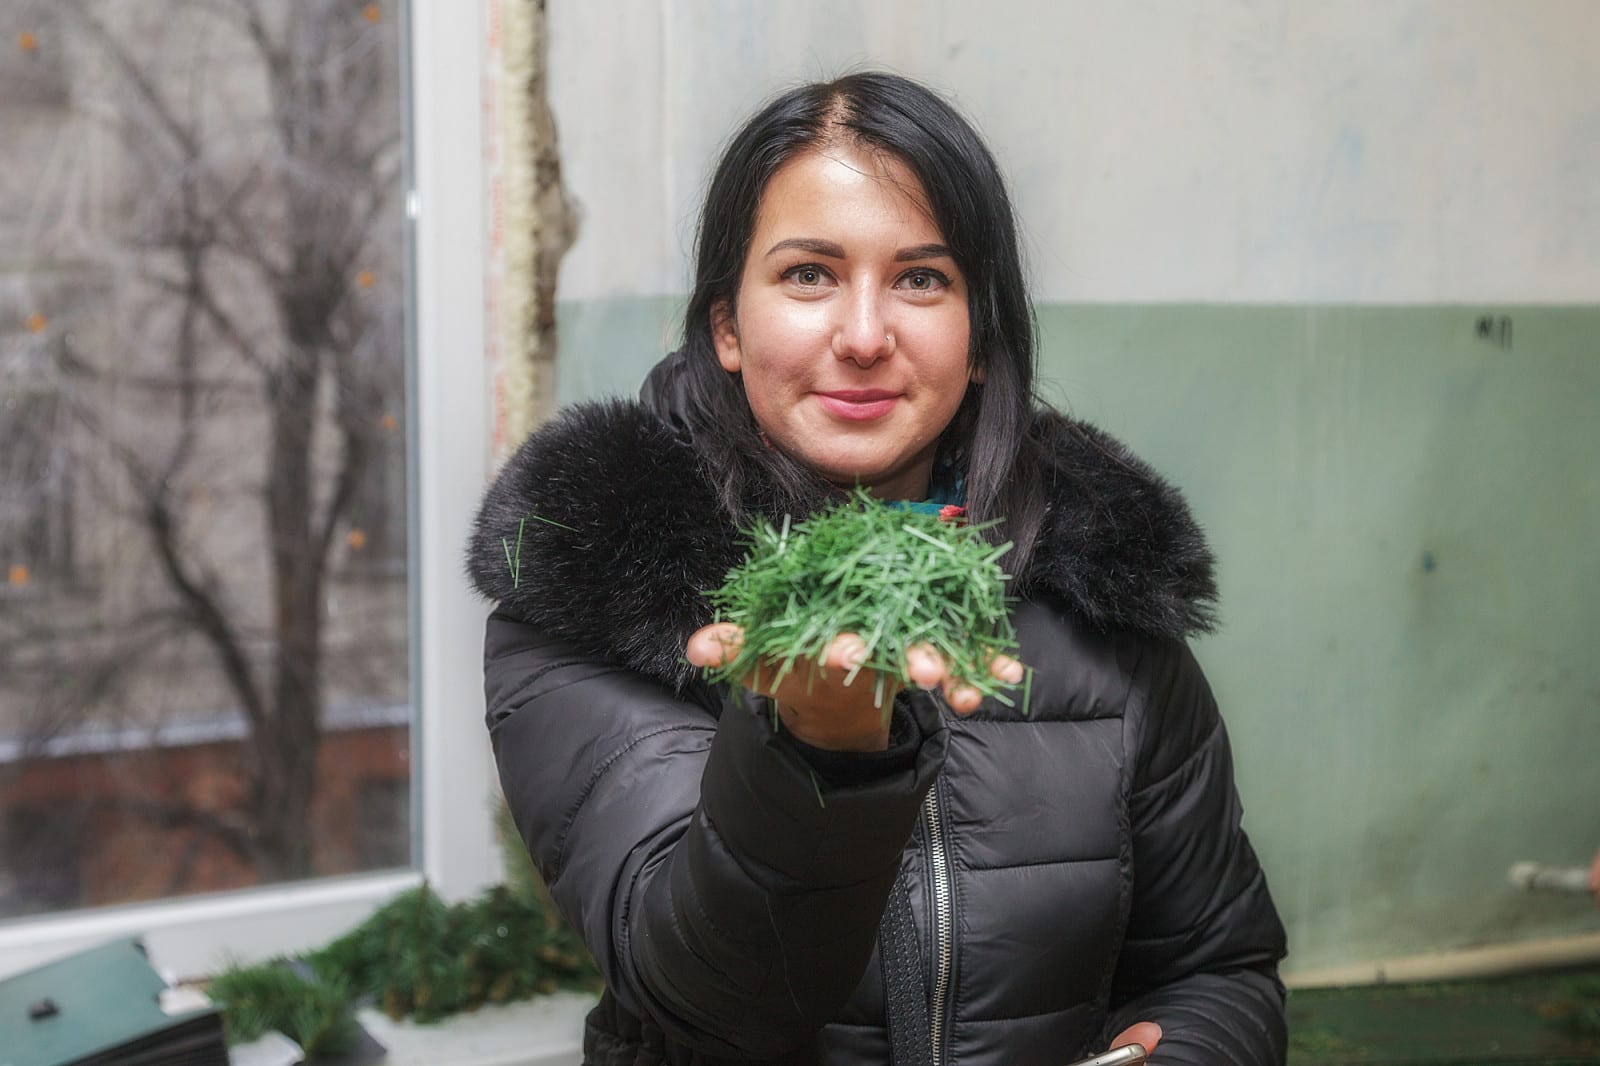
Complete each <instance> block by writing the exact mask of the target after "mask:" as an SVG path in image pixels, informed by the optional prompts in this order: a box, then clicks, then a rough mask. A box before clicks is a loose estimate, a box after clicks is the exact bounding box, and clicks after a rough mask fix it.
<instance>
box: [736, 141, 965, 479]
mask: <svg viewBox="0 0 1600 1066" xmlns="http://www.w3.org/2000/svg"><path fill="white" fill-rule="evenodd" d="M726 311H727V309H726V308H724V309H722V313H721V315H720V318H719V320H718V321H717V323H716V326H715V329H714V331H713V332H714V336H715V339H716V347H717V357H718V360H719V361H720V362H721V364H722V367H723V369H725V370H727V371H729V372H737V373H739V374H741V375H742V376H743V379H744V390H745V397H746V399H747V400H748V401H749V403H750V410H751V411H752V412H753V413H754V415H755V418H756V422H757V423H759V424H760V426H761V429H762V430H763V431H764V432H765V433H766V435H767V438H768V440H770V441H771V442H772V444H773V445H774V446H776V447H778V448H781V449H783V451H785V452H787V453H788V454H789V455H791V456H793V457H795V458H796V459H799V460H800V461H802V462H804V463H806V464H808V465H810V466H811V467H812V468H813V469H815V470H817V471H818V472H820V473H821V474H822V475H823V476H825V477H826V478H828V480H830V481H832V482H834V483H836V484H839V485H854V484H856V483H858V482H859V483H860V484H861V485H863V486H865V487H866V488H867V489H869V490H870V491H871V492H872V493H873V494H874V495H876V496H879V497H882V498H884V499H922V498H923V497H925V496H926V495H927V491H928V478H929V474H930V472H931V470H932V468H933V458H934V450H935V447H936V444H937V441H938V439H939V434H940V433H941V432H942V431H943V430H944V428H945V426H947V425H949V423H950V420H951V418H953V417H954V416H955V413H956V409H957V408H958V407H960V406H961V398H962V396H964V395H965V393H966V390H967V384H968V382H969V380H970V379H971V373H970V368H969V367H968V365H967V338H968V324H967V287H966V280H965V279H964V278H963V277H962V276H961V271H960V270H958V269H957V268H956V264H955V260H954V259H953V258H951V256H950V252H949V250H948V249H947V248H946V247H945V245H944V237H943V236H942V235H941V234H940V233H939V230H938V228H937V227H936V226H935V225H934V223H933V221H932V219H931V218H930V217H929V214H928V210H927V207H926V205H925V200H924V197H923V193H922V187H921V184H920V183H919V182H918V181H917V180H916V178H915V177H913V176H912V174H911V172H910V171H909V170H908V169H907V168H906V167H905V165H904V164H902V163H900V162H899V161H898V160H895V159H893V158H892V157H889V156H887V155H884V154H881V153H875V152H871V151H866V150H862V149H860V148H853V147H848V146H830V147H826V148H819V149H813V150H808V151H806V152H803V153H802V154H800V155H797V156H795V157H794V158H793V159H791V160H790V161H789V162H788V163H786V164H784V166H783V167H781V168H780V169H779V170H778V172H777V173H776V174H774V175H773V177H772V180H771V181H769V182H768V183H767V187H766V190H765V192H764V193H763V195H762V199H761V210H760V212H759V214H758V216H757V218H756V227H755V233H754V235H753V237H752V239H751V242H750V251H749V254H748V256H747V257H746V259H745V264H744V273H743V275H742V277H741V279H740V283H739V300H738V309H737V313H736V314H734V315H729V314H727V313H726Z"/></svg>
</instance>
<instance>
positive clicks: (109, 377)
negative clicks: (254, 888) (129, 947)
mask: <svg viewBox="0 0 1600 1066" xmlns="http://www.w3.org/2000/svg"><path fill="white" fill-rule="evenodd" d="M399 23H400V11H399V10H398V3H397V2H395V0H391V2H385V3H367V4H362V3H352V2H349V0H195V2H192V3H185V4H171V3H168V2H166V0H83V2H76V3H60V2H58V0H48V2H42V3H36V2H29V0H11V2H9V3H6V4H4V5H0V31H3V32H0V129H4V130H5V131H6V136H5V137H4V138H0V919H3V918H7V917H15V916H19V915H24V914H36V913H40V912H49V911H61V910H67V909H72V908H77V907H84V906H96V905H101V904H110V903H118V902H125V901H132V900H145V899H156V898H165V897H172V896H181V895H186V894H190V893H196V892H206V891H214V890H219V889H228V888H236V887H243V886H249V885H256V884H262V883H268V882H281V881H290V880H302V879H306V878H313V877H322V876H327V875H333V874H342V873H349V872H354V871H358V870H367V869H374V868H382V867H394V866H400V865H407V864H408V863H409V854H408V851H409V849H408V847H407V846H406V844H405V842H406V841H408V840H409V839H410V829H409V825H408V819H409V814H408V811H409V806H410V805H409V789H410V778H411V775H410V760H409V757H408V754H409V738H410V725H409V723H410V720H411V714H410V704H411V693H410V691H409V669H408V654H409V644H410V633H409V631H408V625H409V612H408V609H407V602H408V600H407V593H408V587H407V585H408V580H409V576H408V574H407V568H406V558H407V537H408V523H407V520H406V514H407V511H406V499H405V486H406V482H407V474H406V468H405V463H406V440H405V438H406V418H405V410H406V397H405V395H404V383H405V362H404V359H405V356H404V332H403V331H404V298H405V292H406V285H405V273H404V272H405V260H404V244H403V228H402V227H403V174H402V169H403V165H404V144H403V140H402V123H401V110H402V95H401V93H402V87H401V84H400V47H401V44H400V25H399Z"/></svg>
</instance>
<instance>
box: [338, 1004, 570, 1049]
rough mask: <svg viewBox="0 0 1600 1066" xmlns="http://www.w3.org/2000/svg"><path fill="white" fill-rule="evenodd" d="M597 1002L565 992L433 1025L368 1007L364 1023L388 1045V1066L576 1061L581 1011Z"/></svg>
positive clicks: (377, 1037)
mask: <svg viewBox="0 0 1600 1066" xmlns="http://www.w3.org/2000/svg"><path fill="white" fill-rule="evenodd" d="M594 1002H595V1000H594V997H593V996H588V995H582V994H579V993H574V992H563V993H559V994H557V995H553V996H540V997H538V998H537V999H531V1000H527V1001H525V1002H522V1003H512V1004H509V1005H507V1006H504V1007H484V1008H483V1009H481V1010H478V1011H474V1012H472V1013H471V1014H459V1015H456V1016H455V1017H452V1018H446V1019H445V1020H444V1021H442V1022H438V1023H436V1024H434V1025H416V1024H414V1023H412V1022H394V1021H391V1020H390V1019H389V1018H388V1017H386V1016H385V1015H383V1014H380V1013H378V1012H377V1011H373V1010H366V1011H362V1012H361V1024H362V1025H363V1026H364V1027H365V1028H366V1030H367V1031H368V1032H369V1033H371V1034H372V1036H373V1038H374V1039H376V1040H377V1041H378V1043H380V1044H382V1045H383V1046H384V1047H386V1048H388V1049H389V1054H388V1057H387V1058H385V1059H384V1066H578V1063H580V1062H582V1061H583V1016H584V1015H585V1014H587V1013H588V1012H589V1008H590V1007H593V1006H594Z"/></svg>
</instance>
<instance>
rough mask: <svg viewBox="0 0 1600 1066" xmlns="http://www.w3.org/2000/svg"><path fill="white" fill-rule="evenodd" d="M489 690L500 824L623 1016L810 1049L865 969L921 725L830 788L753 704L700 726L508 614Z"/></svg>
mask: <svg viewBox="0 0 1600 1066" xmlns="http://www.w3.org/2000/svg"><path fill="white" fill-rule="evenodd" d="M485 678H486V687H487V695H488V707H489V728H490V732H491V737H492V740H493V743H494V749H495V756H496V760H497V762H498V765H499V770H500V778H501V782H502V785H503V787H504V791H505V796H506V800H507V802H508V804H509V805H510V808H511V812H512V814H513V816H514V817H515V819H516V822H517V824H518V827H519V829H520V831H521V833H522V836H523V838H524V840H525V842H526V843H527V846H528V848H529V851H530V853H531V854H532V855H533V857H534V860H535V862H536V864H537V865H538V867H539V869H540V871H541V873H542V874H543V876H544V877H545V879H546V882H547V883H548V885H549V887H550V891H551V894H552V895H553V897H554V898H555V900H556V902H557V904H558V906H560V908H561V909H562V911H563V913H565V914H566V916H567V917H568V919H569V920H570V921H572V922H573V924H574V926H575V927H576V928H577V929H578V931H579V933H580V935H581V936H582V938H583V940H584V942H585V943H586V944H587V946H588V948H589V950H590V952H591V953H592V954H593V956H594V957H595V959H596V961H597V963H598V964H599V966H600V968H601V970H602V972H603V974H604V977H605V979H606V982H607V985H608V987H609V988H610V989H611V991H612V993H613V994H614V995H615V996H616V997H617V998H618V999H619V1000H620V1001H621V1003H622V1004H623V1005H624V1006H625V1007H626V1008H627V1009H628V1010H630V1011H632V1012H634V1013H635V1014H638V1015H640V1016H641V1017H648V1018H650V1019H651V1020H652V1021H654V1022H655V1023H656V1024H657V1025H659V1026H660V1027H661V1028H662V1030H663V1031H665V1033H666V1034H667V1035H668V1037H669V1038H671V1039H673V1040H675V1041H679V1042H682V1043H683V1044H686V1045H688V1046H689V1047H691V1048H694V1049H697V1050H699V1051H702V1052H704V1053H707V1054H710V1055H715V1056H726V1057H734V1058H765V1057H773V1056H777V1055H780V1054H784V1053H786V1052H791V1051H793V1050H794V1049H796V1048H797V1047H801V1046H803V1045H804V1043H805V1042H806V1041H807V1040H809V1039H811V1038H812V1037H813V1036H814V1034H815V1033H816V1032H817V1031H818V1030H819V1029H820V1028H821V1026H822V1025H823V1023H824V1022H826V1021H827V1020H828V1019H830V1018H831V1017H832V1016H834V1015H835V1014H836V1013H837V1011H838V1009H839V1008H840V1006H841V1005H842V1004H843V1002H844V1001H845V1000H846V999H847V998H848V997H849V995H850V994H851V992H852V991H853V990H854V988H855V986H856V984H857V983H858V981H859V979H860V977H861V974H862V972H863V971H864V969H865V968H866V966H867V964H868V961H869V959H870V958H871V952H872V947H873V943H874V940H875V937H876V932H877V926H878V920H879V918H880V916H881V915H882V913H883V908H884V903H885V900H886V899H887V896H888V892H889V889H890V886H891V884H892V883H893V881H894V875H895V870H896V867H897V863H898V858H899V855H900V852H901V850H902V849H903V847H904V846H905V843H906V840H907V839H908V838H909V836H910V834H911V832H912V829H913V826H914V824H915V820H916V817H917V812H918V809H919V804H920V802H921V799H922V797H923V795H924V794H925V793H926V791H927V789H928V788H929V786H930V785H931V783H932V781H933V778H934V777H935V775H936V774H937V772H938V769H939V766H940V765H941V763H942V761H943V757H944V742H945V736H946V734H945V732H944V730H943V727H942V726H940V725H939V724H938V719H937V715H936V712H935V713H931V714H930V713H929V712H930V710H931V708H922V709H919V710H918V711H917V712H915V713H916V714H917V717H918V722H917V728H918V730H919V731H920V733H921V735H922V737H923V739H922V741H921V743H920V745H919V747H918V748H917V752H916V756H915V758H914V760H912V765H911V766H909V767H905V766H900V767H897V768H893V769H891V770H889V771H886V772H885V773H884V774H882V775H878V776H871V777H869V778H868V779H866V780H861V781H850V782H849V783H848V784H845V785H842V786H841V785H840V784H839V783H837V782H833V783H830V782H829V781H828V780H826V779H824V778H823V777H822V776H821V775H818V774H816V773H815V772H814V771H813V770H812V768H811V766H810V764H809V763H808V762H807V761H806V760H805V758H803V756H802V755H801V753H800V752H799V751H798V750H797V749H796V747H795V745H794V743H793V742H792V741H791V740H790V739H789V737H788V735H787V734H786V733H783V732H779V731H775V730H774V729H773V726H772V722H771V719H770V717H769V716H768V715H767V714H766V712H765V709H764V706H763V705H762V704H760V703H759V702H757V701H747V700H744V699H735V700H732V701H730V702H729V703H728V705H727V706H726V707H725V708H723V709H722V710H721V713H720V716H719V715H714V714H712V713H710V712H709V711H708V709H707V708H705V707H703V706H700V705H698V704H696V703H693V702H689V701H686V700H684V699H681V698H679V697H677V696H675V695H674V694H673V693H672V691H671V690H670V689H668V688H667V687H665V686H663V685H660V684H658V683H656V682H653V681H649V680H647V679H645V678H643V677H641V676H640V675H638V674H635V673H633V672H631V671H627V670H624V669H622V668H620V667H617V666H615V665H612V664H610V663H608V662H606V661H604V660H600V659H596V658H593V657H590V656H586V655H582V654H577V653H574V652H573V651H572V650H571V649H570V648H569V647H565V646H563V645H562V644H560V643H559V642H558V641H555V640H553V639H550V638H548V637H546V636H544V635H543V634H542V633H541V632H540V631H539V630H537V629H535V628H534V627H531V626H528V625H525V624H522V623H519V622H516V621H514V620H512V619H510V618H509V617H506V616H503V615H501V616H496V617H495V618H493V619H491V621H490V628H489V639H488V645H487V652H486V671H485ZM912 702H913V705H914V706H915V705H916V704H917V701H912Z"/></svg>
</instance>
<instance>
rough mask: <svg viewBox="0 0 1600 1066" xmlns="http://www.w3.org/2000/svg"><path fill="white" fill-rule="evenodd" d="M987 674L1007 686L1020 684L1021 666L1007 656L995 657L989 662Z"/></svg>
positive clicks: (1018, 661) (1016, 660) (1020, 663)
mask: <svg viewBox="0 0 1600 1066" xmlns="http://www.w3.org/2000/svg"><path fill="white" fill-rule="evenodd" d="M989 673H990V675H992V676H993V677H994V679H995V680H996V681H1003V682H1005V683H1006V684H1008V685H1020V684H1022V675H1023V665H1022V662H1021V661H1020V660H1018V659H1013V658H1012V657H1011V656H1009V655H996V656H995V657H994V658H993V659H990V660H989Z"/></svg>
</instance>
